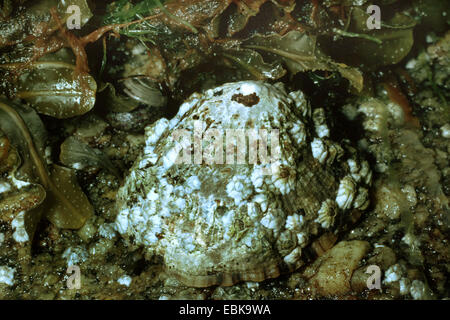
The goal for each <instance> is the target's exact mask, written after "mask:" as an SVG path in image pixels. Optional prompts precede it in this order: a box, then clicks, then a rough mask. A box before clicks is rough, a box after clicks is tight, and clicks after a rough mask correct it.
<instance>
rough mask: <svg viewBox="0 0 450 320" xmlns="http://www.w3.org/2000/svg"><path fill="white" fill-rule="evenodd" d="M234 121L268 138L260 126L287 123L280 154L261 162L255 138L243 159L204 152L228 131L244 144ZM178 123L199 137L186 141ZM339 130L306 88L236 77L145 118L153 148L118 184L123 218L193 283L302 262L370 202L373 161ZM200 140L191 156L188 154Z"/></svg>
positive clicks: (130, 232)
mask: <svg viewBox="0 0 450 320" xmlns="http://www.w3.org/2000/svg"><path fill="white" fill-rule="evenodd" d="M200 127H201V128H200ZM199 129H201V130H200V132H201V133H200V135H201V134H202V133H203V139H202V140H197V141H200V143H201V144H202V148H203V154H202V152H199V151H198V146H199V144H197V145H195V141H196V139H200V137H199V134H198V132H199V131H198V130H199ZM209 129H217V131H208V130H209ZM225 129H235V130H246V131H234V132H235V133H236V132H237V133H238V136H244V137H245V135H247V136H248V135H251V134H255V135H256V136H257V137H259V139H260V140H259V141H264V139H263V138H264V137H262V136H261V132H260V131H258V130H260V129H265V130H267V132H268V133H271V132H278V137H277V136H276V135H271V138H270V142H271V147H270V148H269V149H271V150H270V153H271V155H272V156H273V155H274V154H277V152H278V154H279V157H278V158H274V157H272V158H271V161H270V162H268V163H267V162H264V161H259V162H256V163H255V164H251V163H254V162H250V161H249V159H250V158H251V155H250V154H249V153H250V151H249V149H248V148H247V150H243V152H244V154H245V159H246V162H245V163H243V164H235V163H229V164H227V163H225V164H216V163H217V162H216V163H213V161H211V157H209V158H208V156H207V154H208V152H206V151H208V150H209V151H210V149H208V148H209V147H210V146H212V145H215V146H217V144H214V143H213V142H215V141H220V139H223V140H222V141H220V143H219V144H218V145H219V146H223V150H225V151H226V150H227V146H228V147H229V146H230V144H231V145H233V144H235V143H237V142H235V141H233V142H230V141H232V140H227V139H226V138H225V136H226V134H227V133H226V131H225ZM182 130H185V131H182ZM276 130H278V131H276ZM174 132H178V133H179V132H183V133H192V138H193V139H187V140H186V139H184V140H183V141H181V142H180V140H179V139H178V138H179V137H176V135H174ZM208 132H209V133H211V132H212V133H214V134H208ZM221 132H222V133H223V136H222V137H220V136H219V137H218V136H217V134H218V133H221ZM258 133H260V134H259V136H258ZM212 136H215V138H211V137H212ZM329 136H330V130H329V128H328V126H327V123H326V119H325V113H324V112H323V110H322V111H317V110H315V111H314V113H313V116H311V110H310V109H309V105H308V103H307V102H306V100H305V97H304V95H303V93H302V92H300V91H298V92H293V93H290V94H287V93H286V92H285V90H284V88H283V87H282V85H281V84H276V85H270V84H266V83H263V82H252V81H246V82H236V83H229V84H225V85H223V86H220V87H217V88H215V89H211V90H208V91H206V92H205V93H204V94H194V95H192V96H191V98H190V99H189V100H188V101H187V102H185V103H184V104H183V105H182V106H181V107H180V110H179V112H178V114H177V115H176V116H175V118H173V119H172V120H171V121H169V120H167V119H161V120H159V121H158V122H156V123H154V124H153V125H152V126H149V127H147V129H146V147H145V149H144V152H143V155H142V156H141V157H140V158H139V159H138V161H137V162H136V163H135V164H134V166H133V168H132V170H131V172H130V174H129V176H128V177H127V179H126V182H125V185H124V186H123V187H122V188H121V189H120V191H119V193H118V205H119V214H118V216H117V220H116V227H117V229H118V231H119V232H120V233H121V234H122V236H123V237H124V238H126V239H128V240H129V241H131V242H133V243H135V244H137V245H142V246H144V247H146V249H147V253H148V254H149V255H152V254H157V255H161V256H163V258H164V262H165V265H166V268H167V270H168V271H169V273H172V274H174V275H175V276H177V278H178V279H180V280H181V281H182V282H183V283H185V284H186V285H189V286H195V287H206V286H212V285H224V286H229V285H232V284H234V283H236V282H238V281H262V280H265V279H268V278H274V277H277V276H278V275H279V274H280V273H281V272H283V271H290V270H293V269H296V268H298V267H299V266H300V265H302V263H303V261H302V249H303V248H304V247H305V246H307V245H308V244H309V243H310V241H312V240H313V239H314V238H316V237H317V236H318V235H320V234H321V233H325V232H330V231H333V230H335V229H336V228H337V227H338V225H339V224H338V223H337V222H338V221H345V219H346V217H347V216H348V214H347V212H348V211H349V210H352V209H354V208H363V207H365V206H367V201H368V200H367V185H368V184H370V170H369V168H368V165H367V163H366V162H363V163H361V162H360V161H359V159H357V158H356V157H355V156H354V155H347V153H346V151H345V148H343V147H341V146H340V145H339V144H337V143H335V142H333V141H331V140H330V139H329ZM205 137H208V138H205ZM215 139H217V140H215ZM272 139H273V140H272ZM276 139H278V141H279V143H278V144H277V143H272V141H273V142H276V141H275V140H276ZM244 141H245V140H244ZM268 141H269V140H266V142H268ZM183 146H184V147H185V148H184V149H183ZM195 146H197V150H196V149H195ZM191 149H194V150H193V151H194V152H193V157H192V158H190V157H189V156H188V158H189V159H191V160H192V163H188V164H187V163H185V162H184V163H180V159H181V158H182V157H183V156H186V154H185V153H184V152H185V151H186V150H191ZM244 149H245V148H244ZM205 150H206V151H205ZM241 151H242V150H241ZM226 153H227V152H224V154H222V155H224V157H223V159H225V158H226V156H227V155H228V154H226ZM228 153H229V151H228ZM215 155H217V154H215ZM202 156H203V158H202ZM199 157H200V158H199ZM184 159H186V158H184ZM199 159H200V160H199ZM202 160H203V161H202ZM224 162H225V160H224Z"/></svg>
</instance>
